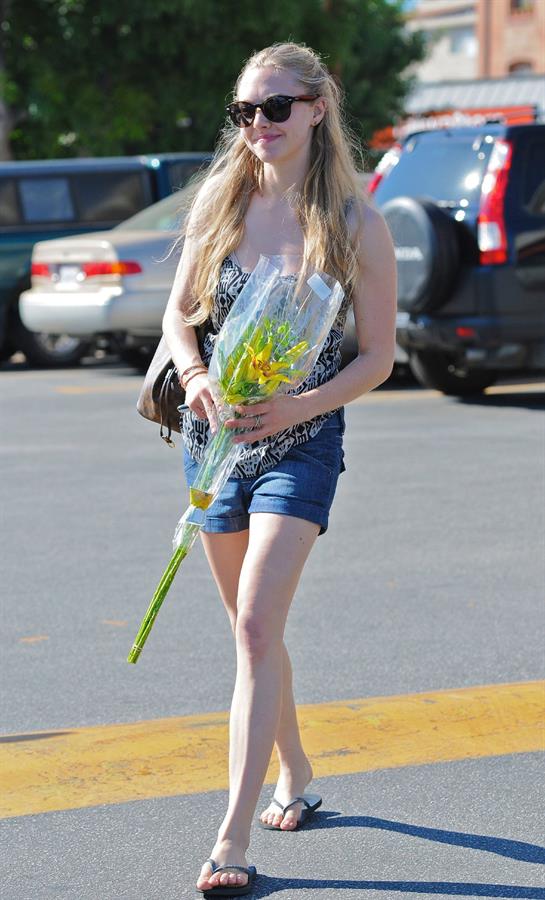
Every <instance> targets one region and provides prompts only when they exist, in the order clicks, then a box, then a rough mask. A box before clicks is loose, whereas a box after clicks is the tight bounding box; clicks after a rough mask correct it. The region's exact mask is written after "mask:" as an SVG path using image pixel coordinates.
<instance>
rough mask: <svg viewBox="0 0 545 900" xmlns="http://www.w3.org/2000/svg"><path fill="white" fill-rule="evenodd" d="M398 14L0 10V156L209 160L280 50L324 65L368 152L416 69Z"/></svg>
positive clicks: (385, 1) (274, 9)
mask: <svg viewBox="0 0 545 900" xmlns="http://www.w3.org/2000/svg"><path fill="white" fill-rule="evenodd" d="M400 7H401V0H275V2H274V3H269V4H261V3H256V2H255V0H236V2H235V0H153V2H151V3H150V0H116V2H115V3H111V2H110V0H0V113H1V112H2V102H1V101H3V106H4V108H5V111H6V115H5V117H4V121H5V123H6V125H5V128H6V131H7V140H6V141H5V142H4V147H6V148H7V150H4V151H2V140H1V136H0V153H2V152H4V155H6V153H8V152H11V154H12V155H13V157H14V158H19V159H23V158H43V157H47V158H49V157H58V156H87V155H108V154H111V155H117V154H135V153H145V152H160V151H169V150H171V151H172V150H176V151H178V150H207V149H210V148H211V147H212V146H213V145H214V142H215V139H216V137H217V134H218V130H219V128H220V127H221V125H222V123H223V120H224V112H223V108H224V106H225V103H226V102H228V100H229V99H230V93H231V90H232V86H233V83H234V81H235V79H236V76H237V74H238V72H239V70H240V68H241V64H242V62H243V61H244V60H245V59H246V58H247V57H248V56H249V55H250V54H251V53H252V52H253V51H254V50H256V49H260V48H261V47H263V46H267V45H268V44H271V43H273V42H274V41H283V40H296V41H304V42H305V43H307V44H308V45H309V46H312V47H314V48H315V49H316V50H318V51H319V52H321V53H322V54H323V55H324V57H325V59H326V62H327V64H328V65H329V67H330V68H331V69H332V71H333V72H335V73H336V74H337V75H338V76H339V78H340V80H341V82H342V84H343V87H344V88H345V90H346V93H347V108H348V112H349V114H350V116H351V120H352V125H353V127H354V128H355V130H356V131H357V132H359V134H360V136H361V137H362V138H363V139H364V140H365V139H366V138H369V137H370V135H371V133H372V131H373V130H374V129H375V128H377V127H381V126H384V125H386V124H388V123H389V122H390V121H391V120H392V118H393V117H394V116H395V115H396V114H397V113H399V112H400V111H401V106H402V99H403V96H404V95H405V93H406V90H407V87H408V82H407V80H406V79H404V77H403V76H402V74H401V73H402V72H403V70H404V69H405V67H406V66H407V65H408V64H409V63H411V62H412V61H414V60H416V59H419V58H420V57H421V52H422V50H421V45H420V42H419V39H418V37H417V36H414V35H411V34H409V33H408V32H406V31H405V30H404V28H403V18H402V14H401V8H400ZM1 121H2V116H1V115H0V123H1Z"/></svg>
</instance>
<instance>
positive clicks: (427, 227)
mask: <svg viewBox="0 0 545 900" xmlns="http://www.w3.org/2000/svg"><path fill="white" fill-rule="evenodd" d="M381 211H382V214H383V216H384V218H385V219H386V222H387V223H388V227H389V228H390V231H391V233H392V237H393V240H394V245H395V254H396V261H397V278H398V289H397V299H398V306H399V309H402V310H406V311H408V312H415V313H416V312H424V311H429V310H432V309H437V308H438V307H439V306H441V305H442V304H443V303H445V301H446V300H447V299H448V297H449V295H450V294H451V292H452V289H453V287H454V284H455V281H456V276H457V273H458V268H459V243H458V235H457V223H456V222H455V221H454V220H453V219H451V218H450V216H449V215H448V213H445V212H443V210H441V209H439V207H438V206H436V205H435V204H434V203H432V202H431V201H429V200H424V199H415V198H414V197H395V198H394V199H393V200H389V201H388V202H387V203H385V204H384V206H383V207H382V210H381Z"/></svg>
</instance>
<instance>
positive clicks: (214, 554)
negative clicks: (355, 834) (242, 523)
mask: <svg viewBox="0 0 545 900" xmlns="http://www.w3.org/2000/svg"><path fill="white" fill-rule="evenodd" d="M201 537H202V541H203V545H204V549H205V553H206V556H207V559H208V563H209V565H210V569H211V571H212V574H213V576H214V578H215V581H216V584H217V586H218V590H219V593H220V596H221V598H222V600H223V603H224V605H225V609H226V611H227V615H228V616H229V621H230V623H231V628H232V630H233V633H234V631H235V625H236V617H237V594H238V584H239V578H240V570H241V568H242V563H243V562H244V556H245V554H246V550H247V548H248V540H249V532H248V531H238V532H234V533H231V534H206V533H204V532H202V533H201ZM282 657H283V658H282V707H281V712H280V719H279V722H278V728H277V732H276V753H277V756H278V762H279V765H280V772H279V777H278V782H277V785H276V788H275V791H274V796H275V797H276V799H277V800H278V801H279V802H280V803H281V804H282V805H283V806H285V805H286V804H287V803H289V802H290V801H291V800H292V799H293V798H294V797H297V796H300V795H301V794H302V793H304V790H305V788H306V786H307V784H308V783H309V782H310V781H311V780H312V774H313V773H312V767H311V764H310V761H309V759H308V757H307V755H306V753H305V751H304V749H303V746H302V744H301V736H300V734H299V724H298V722H297V712H296V707H295V700H294V696H293V686H292V667H291V662H290V658H289V655H288V651H287V649H286V645H285V644H284V643H282ZM301 808H302V804H300V803H297V804H296V805H295V806H293V807H291V809H289V810H288V811H287V813H286V815H285V816H284V817H282V813H281V811H280V810H279V808H278V806H276V804H270V805H269V806H267V807H266V809H264V810H263V812H262V813H261V814H260V819H261V821H262V822H265V823H268V824H272V823H274V824H275V825H278V826H280V827H281V828H282V829H284V830H286V831H288V830H291V829H293V828H295V827H296V825H297V822H298V820H299V817H300V815H301Z"/></svg>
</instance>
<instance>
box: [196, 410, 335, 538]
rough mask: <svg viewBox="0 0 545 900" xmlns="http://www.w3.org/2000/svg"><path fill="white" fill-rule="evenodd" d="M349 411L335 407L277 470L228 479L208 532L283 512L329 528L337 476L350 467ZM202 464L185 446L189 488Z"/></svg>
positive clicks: (209, 520) (232, 528) (240, 528)
mask: <svg viewBox="0 0 545 900" xmlns="http://www.w3.org/2000/svg"><path fill="white" fill-rule="evenodd" d="M343 434H344V410H343V409H342V408H341V409H338V410H336V411H335V412H334V413H333V414H332V415H331V416H329V418H328V419H326V421H325V422H324V424H323V425H322V427H321V428H320V431H319V432H318V434H317V435H315V437H313V438H310V439H309V440H308V441H305V442H304V443H302V444H298V445H297V446H296V447H292V448H291V450H288V452H287V453H286V455H285V456H283V457H282V459H281V460H280V462H278V463H277V464H276V465H275V466H274V467H273V468H272V469H270V470H269V471H268V472H265V473H263V474H262V475H255V476H252V477H249V478H234V477H232V478H229V479H228V480H227V483H226V484H225V487H224V488H223V489H222V490H221V491H220V493H219V494H218V496H217V497H216V499H215V500H214V502H213V504H212V505H211V506H210V508H209V510H208V511H207V513H206V520H205V524H204V528H203V531H205V532H208V533H210V534H226V533H229V532H233V531H245V530H246V529H247V528H248V527H249V525H250V515H251V513H255V512H268V513H279V514H280V515H283V516H296V517H297V518H299V519H306V520H307V521H309V522H315V523H316V524H317V525H319V526H320V534H323V533H324V532H325V531H327V524H328V519H329V510H330V509H331V504H332V503H333V497H334V495H335V489H336V487H337V479H338V477H339V474H340V473H341V472H344V471H345V465H344V451H343ZM198 468H199V463H198V462H196V461H195V460H194V459H193V457H192V456H190V455H189V453H188V451H187V450H186V449H185V448H184V469H185V476H186V480H187V486H188V488H189V487H190V486H191V485H192V484H193V481H194V479H195V475H196V473H197V470H198Z"/></svg>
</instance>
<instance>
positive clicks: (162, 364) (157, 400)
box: [136, 322, 210, 447]
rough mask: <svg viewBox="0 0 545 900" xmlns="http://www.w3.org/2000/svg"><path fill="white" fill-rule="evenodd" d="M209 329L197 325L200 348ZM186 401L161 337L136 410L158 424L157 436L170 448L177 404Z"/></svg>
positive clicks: (177, 416) (176, 427)
mask: <svg viewBox="0 0 545 900" xmlns="http://www.w3.org/2000/svg"><path fill="white" fill-rule="evenodd" d="M209 330H210V323H209V322H205V323H204V324H203V325H199V327H198V328H196V332H197V340H198V343H199V348H200V349H201V350H202V347H203V344H204V338H205V336H206V334H207V333H208V331H209ZM184 403H185V391H184V389H183V388H182V386H181V385H180V382H179V380H178V369H177V368H176V366H175V365H174V362H173V359H172V356H171V355H170V350H169V349H168V346H167V342H166V340H165V338H164V336H163V337H162V338H161V340H160V341H159V345H158V347H157V350H156V351H155V353H154V355H153V359H152V360H151V362H150V364H149V368H148V371H147V372H146V375H145V378H144V383H143V384H142V388H141V390H140V394H139V397H138V400H137V401H136V409H137V410H138V412H139V413H140V415H141V416H144V418H145V419H149V420H150V422H157V423H158V425H159V436H160V437H161V438H162V439H163V440H164V442H165V443H166V444H167V445H168V446H169V447H174V446H175V444H174V441H173V440H172V437H171V435H172V432H173V431H177V432H178V433H179V432H180V413H179V410H178V407H179V406H182V405H183V404H184Z"/></svg>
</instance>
